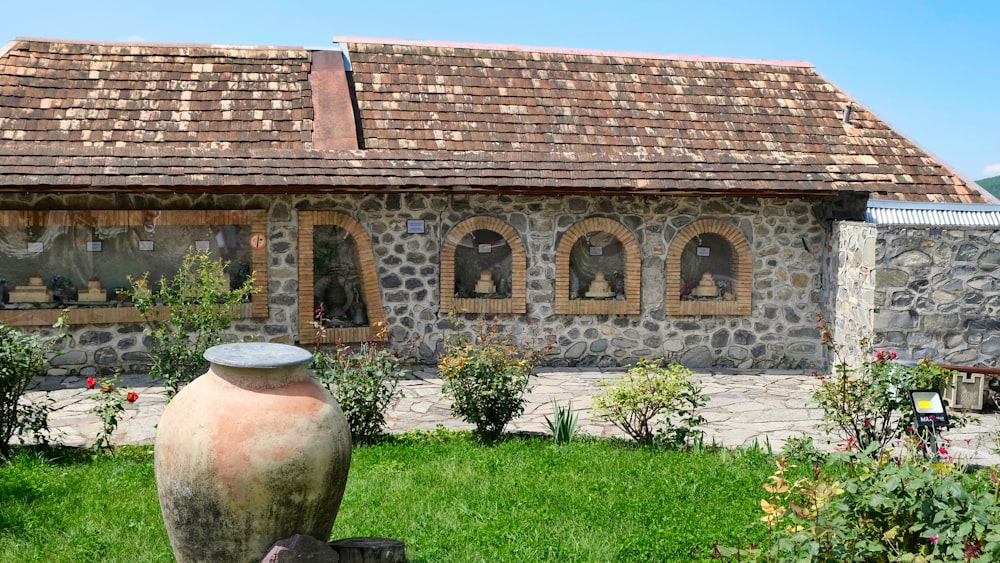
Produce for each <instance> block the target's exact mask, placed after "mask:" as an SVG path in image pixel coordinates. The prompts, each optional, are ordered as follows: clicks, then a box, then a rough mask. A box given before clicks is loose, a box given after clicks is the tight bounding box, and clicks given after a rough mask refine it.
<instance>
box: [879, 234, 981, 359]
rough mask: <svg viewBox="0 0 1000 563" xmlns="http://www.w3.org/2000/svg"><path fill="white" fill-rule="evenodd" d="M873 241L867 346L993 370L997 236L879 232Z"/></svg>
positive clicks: (913, 356) (906, 356)
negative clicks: (870, 333) (870, 322)
mask: <svg viewBox="0 0 1000 563" xmlns="http://www.w3.org/2000/svg"><path fill="white" fill-rule="evenodd" d="M877 240H878V243H877V246H876V252H875V262H876V263H877V264H878V267H877V268H876V270H875V272H874V283H873V287H874V302H873V305H874V307H873V316H874V321H873V333H874V337H873V341H872V343H873V345H874V346H875V347H876V348H889V349H893V350H896V351H897V352H898V353H899V355H900V357H901V358H903V359H919V358H923V357H927V356H929V357H931V358H933V359H935V360H937V361H940V362H943V363H949V364H960V365H981V366H987V367H997V366H998V358H1000V230H995V229H983V228H972V227H957V226H955V227H952V226H948V227H905V226H904V227H899V226H887V225H880V226H878V228H877Z"/></svg>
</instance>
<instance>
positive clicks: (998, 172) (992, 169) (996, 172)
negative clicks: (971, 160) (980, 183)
mask: <svg viewBox="0 0 1000 563" xmlns="http://www.w3.org/2000/svg"><path fill="white" fill-rule="evenodd" d="M983 175H984V176H986V177H987V178H989V177H992V176H1000V162H998V163H996V164H988V165H986V167H985V168H983Z"/></svg>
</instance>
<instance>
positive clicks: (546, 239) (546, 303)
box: [295, 194, 827, 368]
mask: <svg viewBox="0 0 1000 563" xmlns="http://www.w3.org/2000/svg"><path fill="white" fill-rule="evenodd" d="M295 205H296V207H298V208H301V209H307V208H314V209H322V208H332V209H335V210H337V211H341V212H344V213H346V214H349V215H350V216H352V217H355V218H356V219H358V220H359V221H360V222H361V224H362V225H364V226H365V227H366V228H367V230H368V232H369V233H370V234H371V236H372V243H373V247H374V252H375V255H376V256H375V259H376V266H377V269H378V276H379V278H380V283H381V286H382V287H381V289H382V298H383V305H384V308H385V311H386V317H387V321H388V323H389V326H390V331H389V334H390V340H391V343H392V345H393V346H395V347H396V348H397V349H398V350H399V351H400V352H401V353H411V351H412V353H413V354H414V355H415V356H416V357H417V358H418V359H419V360H421V361H424V362H431V361H433V360H434V358H435V354H436V353H438V352H439V351H440V349H441V344H442V337H443V334H444V333H445V331H447V330H448V328H449V327H450V326H451V320H450V319H449V318H447V317H446V316H442V315H440V314H439V312H438V302H439V288H438V286H437V284H438V278H439V269H438V264H439V253H440V248H441V241H442V239H443V237H444V236H445V234H446V233H447V232H448V230H449V229H451V228H452V227H453V226H454V225H456V224H457V223H459V222H460V221H462V220H464V219H467V218H468V217H471V216H475V215H492V216H495V217H498V218H500V219H501V220H503V221H505V222H507V223H509V224H510V225H511V226H512V227H513V228H514V229H515V230H516V231H517V232H518V233H520V235H521V236H522V238H523V240H524V243H525V246H526V250H527V260H528V264H527V285H528V287H527V301H528V304H527V313H526V314H525V315H498V316H496V317H495V318H496V321H497V322H499V323H500V324H503V325H506V326H508V327H510V329H511V330H512V332H514V333H515V334H518V335H520V336H522V337H524V338H527V337H528V336H529V335H531V334H533V335H536V336H537V337H538V338H539V339H541V340H542V341H545V342H547V343H549V344H550V345H551V346H552V349H551V353H550V355H549V356H548V358H547V361H548V362H549V363H551V364H554V365H582V366H587V365H598V366H613V365H619V364H622V363H627V362H630V361H632V360H634V359H635V358H637V357H641V356H648V357H660V356H662V357H669V358H671V359H674V360H677V361H680V362H682V363H684V364H686V365H689V366H693V367H702V368H705V367H711V366H726V367H742V368H749V367H820V366H821V365H823V362H824V353H823V349H822V347H821V346H820V345H819V332H818V331H817V330H816V328H815V319H816V313H818V312H819V311H820V310H821V303H822V299H821V295H822V294H823V289H822V287H821V281H822V279H823V276H821V275H820V271H821V267H822V261H821V256H822V252H823V248H824V247H825V245H826V243H827V240H826V239H827V233H826V231H825V230H824V229H823V226H822V224H823V222H822V221H821V220H820V219H818V218H817V215H819V214H820V213H821V212H822V208H823V205H822V204H820V203H812V204H810V203H806V202H803V201H800V200H788V199H708V198H652V197H631V196H621V197H579V196H569V197H526V196H517V197H508V196H493V195H423V194H405V195H401V196H400V195H390V196H384V195H368V196H357V197H347V198H345V197H323V198H320V197H313V198H303V199H299V200H297V202H296V203H295ZM595 216H600V217H608V218H611V219H614V220H616V221H619V222H621V223H622V224H623V225H625V226H626V227H627V228H628V229H629V230H630V231H631V232H632V233H633V234H634V235H635V236H636V238H637V240H638V242H639V245H640V249H641V255H642V268H641V271H642V300H641V301H642V313H641V314H640V315H635V316H632V315H556V314H555V313H554V303H555V290H554V287H555V278H556V272H555V249H556V247H557V244H558V242H559V237H560V236H561V235H562V233H564V232H565V231H566V230H567V229H569V228H570V227H571V226H572V225H573V224H574V223H576V222H578V221H580V220H582V219H585V218H588V217H595ZM411 218H416V219H423V220H424V221H425V228H426V231H425V233H423V234H419V235H415V234H408V233H406V230H405V223H406V220H407V219H411ZM706 218H714V219H719V220H722V221H726V222H729V223H731V224H733V225H735V226H736V227H737V228H739V229H740V231H741V232H742V233H743V234H744V236H746V238H747V240H748V241H749V242H750V245H751V248H752V254H753V270H754V286H753V306H752V313H751V315H750V316H747V317H732V316H726V317H722V316H720V317H669V316H667V315H665V313H664V301H665V295H664V292H665V285H664V277H665V262H664V260H665V256H666V252H667V249H668V248H669V244H670V242H671V241H672V240H673V237H674V236H675V234H676V233H677V232H678V231H679V230H680V229H681V228H683V227H684V226H685V225H687V224H689V223H691V222H692V221H695V220H697V219H706ZM465 320H466V322H469V321H472V320H473V317H467V318H466V319H465Z"/></svg>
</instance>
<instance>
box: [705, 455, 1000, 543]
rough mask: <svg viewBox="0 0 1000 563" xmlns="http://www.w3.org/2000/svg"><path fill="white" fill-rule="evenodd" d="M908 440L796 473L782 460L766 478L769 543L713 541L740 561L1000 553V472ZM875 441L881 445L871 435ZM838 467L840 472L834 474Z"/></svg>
mask: <svg viewBox="0 0 1000 563" xmlns="http://www.w3.org/2000/svg"><path fill="white" fill-rule="evenodd" d="M917 443H918V442H916V441H909V442H904V443H903V446H902V448H901V449H900V450H899V451H897V452H896V455H895V457H890V456H889V455H883V456H881V457H879V458H877V459H873V458H871V457H870V456H869V455H867V453H866V452H859V451H857V450H853V451H850V452H845V453H838V454H834V455H833V456H831V458H830V459H829V463H828V465H827V466H825V467H824V468H819V467H817V468H816V470H815V471H814V472H813V473H812V475H811V476H809V477H803V478H800V479H797V480H792V479H791V478H790V477H789V474H790V473H791V472H792V471H793V470H794V466H792V465H790V464H789V463H788V462H787V461H786V460H784V459H780V460H778V468H777V470H776V471H775V473H774V475H772V476H771V478H770V482H769V483H766V484H765V485H764V490H765V491H766V492H767V496H766V497H765V498H764V499H762V500H761V503H760V504H761V509H762V510H763V512H764V515H763V517H761V521H762V522H763V523H764V525H765V526H767V531H768V534H767V540H766V542H765V543H764V544H763V545H758V546H750V547H749V548H748V549H733V548H725V547H721V546H716V550H715V555H714V558H716V559H734V560H737V561H824V562H826V561H829V562H840V561H865V562H876V563H878V562H883V561H884V562H888V561H914V562H918V561H925V562H929V561H976V562H984V563H985V562H988V561H997V560H1000V532H998V531H997V530H1000V477H998V473H997V471H996V469H995V468H990V469H989V470H988V471H987V470H983V471H978V472H971V473H970V472H966V471H963V470H962V468H960V467H958V466H956V465H955V464H954V463H953V462H930V461H928V460H926V459H925V458H924V457H923V456H921V455H919V454H918V453H917V452H916V451H915V448H914V447H913V446H914V445H915V444H917ZM872 447H873V448H874V447H875V445H874V444H873V445H872ZM835 476H837V477H835Z"/></svg>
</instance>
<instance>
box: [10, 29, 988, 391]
mask: <svg viewBox="0 0 1000 563" xmlns="http://www.w3.org/2000/svg"><path fill="white" fill-rule="evenodd" d="M337 41H338V46H337V48H331V49H329V50H318V49H305V48H299V47H232V46H224V47H223V46H212V45H171V44H124V43H93V42H66V41H54V40H44V39H17V40H14V41H12V42H10V43H8V44H7V45H6V46H4V47H3V48H2V49H0V191H2V192H3V196H2V197H0V280H2V282H3V283H2V284H0V292H2V297H3V308H2V309H0V323H4V324H8V325H16V326H24V327H30V326H44V325H46V324H49V323H51V322H52V321H53V320H54V319H55V318H56V316H57V315H58V311H59V310H60V309H62V308H64V307H68V308H69V310H70V312H69V321H70V323H71V325H72V327H73V332H74V335H75V339H74V343H73V344H72V349H70V350H67V351H66V352H67V353H66V354H63V355H62V356H60V357H59V358H58V359H57V361H58V362H59V363H60V367H59V369H60V370H63V373H76V372H82V371H85V370H88V371H102V370H103V371H106V370H110V369H112V368H114V367H121V368H123V369H126V370H141V369H143V366H144V364H145V363H146V360H147V358H148V357H147V356H146V351H147V346H146V343H145V342H144V338H143V332H142V330H143V327H142V326H141V325H140V324H139V323H138V320H139V318H138V316H137V314H136V312H135V309H134V308H132V307H131V306H130V305H129V304H128V303H127V302H123V301H122V300H120V299H119V298H118V294H117V293H116V289H117V288H121V287H125V286H126V285H127V283H128V276H129V275H138V274H140V273H142V272H150V274H151V275H152V276H153V278H154V279H155V278H157V277H159V276H169V275H171V273H172V272H173V271H174V270H175V269H176V267H177V264H178V263H179V261H180V258H181V256H182V255H183V254H184V252H185V251H186V249H187V248H189V247H192V246H193V247H195V248H198V249H204V250H210V251H211V252H212V253H213V255H217V256H219V257H221V258H224V259H225V260H227V261H229V262H230V263H231V266H230V272H231V277H232V278H233V281H234V283H236V282H238V281H239V280H240V279H244V277H245V276H246V275H248V274H249V273H250V272H254V274H255V279H256V282H257V284H258V286H259V287H260V289H261V291H260V292H259V293H258V294H257V295H256V296H254V298H253V300H252V302H248V303H247V304H246V305H245V306H244V308H243V311H242V314H243V318H242V320H241V321H240V322H238V323H237V325H236V327H235V332H236V333H237V334H238V335H243V336H246V335H256V336H257V337H258V338H261V339H265V340H270V341H279V342H287V343H298V344H301V345H311V344H312V343H313V342H314V341H315V340H316V339H317V338H318V337H319V335H318V334H317V331H316V330H315V328H314V325H313V321H314V311H316V310H317V309H318V308H319V306H320V305H322V308H323V311H324V313H323V317H324V323H325V325H326V330H325V336H324V337H323V338H325V339H326V340H327V341H334V340H337V341H345V342H349V341H359V340H362V339H367V338H372V337H374V336H375V335H376V333H377V331H376V330H374V329H373V326H376V325H379V324H381V323H385V325H386V326H387V327H388V331H387V335H386V338H387V339H388V343H389V345H390V346H393V347H394V348H396V349H397V350H399V351H401V352H403V353H406V354H409V355H412V356H414V357H416V358H417V359H419V360H421V361H433V359H434V357H435V354H436V353H437V352H438V351H439V350H440V344H441V341H442V338H443V335H444V334H445V333H446V332H447V331H448V330H450V328H451V326H452V321H453V319H452V316H457V317H462V318H467V319H470V320H471V319H473V318H489V319H491V320H492V321H494V322H497V323H499V324H502V325H504V326H506V327H508V328H509V329H510V330H511V331H512V332H514V333H515V334H517V335H518V336H519V337H520V338H522V339H525V340H528V339H534V340H535V341H536V342H539V343H540V342H545V343H547V344H548V345H550V346H551V348H550V353H549V355H548V356H547V357H546V361H547V362H549V363H551V364H554V365H598V366H611V365H620V364H623V363H627V362H630V361H632V360H634V359H635V358H637V357H642V356H647V357H668V358H671V359H674V360H677V361H680V362H682V363H684V364H686V365H689V366H692V367H702V368H705V367H711V366H727V367H739V368H768V367H772V368H773V367H790V368H822V367H824V366H826V365H827V364H828V363H829V362H830V361H831V358H830V357H829V356H828V353H827V351H826V349H825V347H824V346H823V345H822V342H821V334H820V331H819V330H817V328H816V319H817V315H819V314H822V315H823V316H825V317H826V318H827V319H829V320H830V321H831V322H832V323H833V324H834V326H836V328H837V335H838V338H839V339H840V340H841V341H842V342H844V343H850V342H851V341H854V340H856V337H857V336H858V335H860V334H862V333H864V332H865V331H867V330H869V329H871V330H878V331H881V333H880V334H882V335H883V336H882V337H880V338H881V341H884V342H885V343H886V344H891V345H896V344H898V345H899V346H898V347H900V348H905V347H909V348H908V349H907V352H908V353H918V352H919V351H920V350H927V349H928V348H929V347H933V346H932V344H931V341H932V340H934V339H939V340H941V342H945V343H951V344H956V345H957V344H958V340H957V339H962V344H961V345H962V346H964V347H965V348H974V347H976V346H977V345H976V344H974V342H975V338H973V339H971V340H970V339H968V338H966V335H965V333H962V334H959V333H961V332H962V330H963V328H965V329H972V330H978V329H977V328H976V327H977V326H978V325H976V324H975V323H980V324H983V323H985V324H983V326H984V327H986V329H988V328H989V327H987V326H986V325H990V323H991V322H995V321H989V320H982V319H979V320H977V319H976V318H973V317H975V316H976V315H974V314H971V313H970V314H969V316H968V318H967V319H966V320H965V321H962V322H965V324H966V325H967V326H965V327H962V326H956V327H952V329H950V330H945V331H942V332H940V334H938V333H934V334H933V335H931V334H930V333H929V332H927V331H920V330H912V329H914V328H916V327H917V326H918V325H919V322H918V321H916V320H914V318H913V314H911V313H908V312H907V311H909V310H910V309H914V308H919V307H921V306H923V305H926V303H925V304H921V302H920V295H918V294H921V292H923V291H924V290H926V289H927V287H928V285H931V284H933V285H934V287H935V289H933V290H932V291H934V292H940V293H941V295H945V294H946V295H948V296H950V297H947V298H945V297H942V299H944V300H945V301H944V304H945V305H947V304H949V303H955V302H959V303H961V302H963V301H964V302H965V303H970V301H969V300H970V299H971V300H973V301H975V300H977V299H979V298H980V297H981V298H982V301H981V302H980V303H987V302H988V303H989V307H992V308H993V309H995V308H996V307H997V306H998V303H997V300H998V299H1000V297H997V295H998V293H1000V281H998V279H997V278H995V277H994V276H993V274H992V271H993V269H994V268H996V265H997V257H996V253H997V251H996V250H995V249H994V248H992V247H993V246H995V244H996V242H997V240H998V236H997V234H996V233H995V232H990V233H987V232H983V233H979V234H968V233H963V234H962V235H961V236H959V234H956V233H952V232H951V231H942V233H937V232H936V231H935V232H933V233H932V232H927V233H923V232H921V233H916V232H910V231H907V230H905V229H904V230H901V229H898V228H896V227H891V228H886V227H882V226H878V225H873V224H871V223H865V222H864V221H865V211H866V208H867V206H868V205H867V203H868V200H869V198H873V199H875V200H887V201H902V202H908V201H910V202H913V201H915V202H937V203H940V204H951V203H954V204H986V203H991V202H992V201H993V200H992V198H991V197H990V196H989V195H987V194H985V193H984V192H982V191H980V190H979V188H978V187H977V186H976V185H975V184H973V183H971V182H968V181H966V180H964V179H963V178H961V177H959V176H957V175H956V174H955V173H954V172H952V171H951V170H950V169H949V168H947V167H946V166H945V165H944V164H943V163H941V162H939V161H937V160H935V159H934V158H933V157H932V156H930V155H928V154H927V153H926V152H924V151H922V150H921V149H920V148H918V147H916V146H915V145H914V144H913V143H911V142H910V141H908V140H907V139H906V138H904V137H902V136H901V135H899V134H898V133H896V132H895V131H893V130H892V129H891V128H889V127H888V126H887V125H886V124H885V123H883V122H882V121H881V120H879V119H878V117H876V116H875V115H874V114H872V113H871V112H869V111H868V110H867V109H866V108H865V107H864V106H862V105H861V104H859V103H858V102H857V101H854V100H852V99H850V98H849V97H848V96H846V95H845V94H844V93H843V92H841V91H839V90H838V89H837V88H836V87H834V86H833V85H831V84H830V83H829V82H827V81H826V80H825V79H823V78H822V76H820V75H819V74H818V73H817V72H816V70H815V69H814V68H812V66H811V65H809V64H808V63H802V62H779V61H756V60H731V59H717V58H706V57H679V56H665V55H654V54H635V53H605V52H589V51H565V50H561V51H559V50H550V49H533V48H532V49H528V48H519V47H509V46H489V45H457V44H425V43H418V42H406V41H384V40H380V41H366V40H363V39H354V38H348V39H339V40H337ZM924 236H926V237H929V238H927V239H926V240H928V241H931V242H932V243H933V244H931V245H929V246H928V247H927V249H926V250H920V251H919V253H920V254H914V253H912V252H911V251H909V250H907V251H899V249H898V248H897V246H898V245H899V244H904V245H905V244H910V243H912V241H913V240H917V239H916V238H915V237H924ZM959 239H961V241H960V240H959ZM921 240H923V239H921ZM899 241H904V242H899ZM905 241H910V242H905ZM949 244H951V245H952V246H955V252H956V253H957V258H956V257H955V256H952V255H950V254H949V252H950V250H949V248H950V247H949V248H944V247H945V246H947V245H949ZM970 245H971V246H970ZM932 247H933V248H932ZM939 247H941V248H939ZM939 255H940V256H939ZM925 256H926V258H925ZM939 257H940V258H941V262H940V264H938V262H937V260H938V258H939ZM953 259H958V260H959V261H960V262H962V264H963V265H964V266H965V267H967V269H972V270H975V272H973V271H969V272H967V273H959V272H958V271H956V270H955V269H954V267H952V266H951V262H952V260H953ZM882 261H885V262H886V263H891V264H892V265H891V267H887V268H886V269H884V270H880V269H879V268H878V267H877V263H880V262H882ZM928 261H930V263H933V264H934V265H933V266H931V265H930V263H927V262H928ZM928 267H932V268H939V269H941V271H940V272H938V271H937V270H935V273H934V274H933V275H932V276H931V278H933V279H932V281H928V283H927V284H924V285H921V284H922V283H923V282H919V281H918V279H924V278H925V277H926V275H927V274H928V271H925V270H926V269H927V268H928ZM985 270H989V271H988V272H986V271H985ZM962 271H963V272H965V270H962ZM977 272H978V273H977ZM921 276H923V277H921ZM941 276H945V277H948V276H965V277H963V278H962V279H963V280H964V281H962V282H961V284H965V285H962V287H963V288H964V287H965V286H966V285H969V286H975V287H979V288H980V290H979V291H980V294H981V296H980V297H968V296H965V295H960V290H959V289H957V287H958V286H956V285H954V284H952V285H949V283H950V282H949V281H948V280H944V279H943V278H941ZM966 281H967V282H968V283H966ZM914 284H916V285H914ZM938 286H940V288H938ZM907 295H909V297H907ZM935 295H937V294H935ZM939 297H940V295H939ZM884 302H887V303H891V307H890V308H889V310H879V311H876V309H878V308H879V304H881V303H884ZM972 304H976V303H972ZM993 309H989V310H993ZM983 310H985V309H983ZM922 314H923V313H918V316H920V315H922ZM934 314H939V315H948V314H950V313H949V310H947V307H946V308H945V310H941V311H940V312H935V313H934ZM984 314H985V313H984ZM981 316H982V315H981ZM992 318H993V319H995V318H996V315H993V317H992ZM966 321H967V322H966ZM990 326H992V325H990ZM986 329H984V330H986ZM904 331H909V332H908V333H906V334H904ZM910 332H912V333H920V334H922V335H923V336H916V337H911V336H910V335H909V333H910ZM921 339H924V340H923V341H924V343H923V344H920V342H921ZM994 340H995V337H984V338H980V342H981V344H982V345H983V346H982V347H984V348H985V347H987V345H988V346H991V347H1000V344H998V343H997V342H995V341H994ZM934 341H935V342H936V340H934ZM951 344H948V346H950V345H951ZM944 347H945V345H944V344H943V345H942V348H944ZM939 352H940V350H939ZM850 353H858V352H857V350H851V351H850ZM962 357H963V358H966V357H968V358H969V359H970V360H971V359H972V354H971V353H966V355H965V356H962ZM971 361H981V358H979V357H977V358H976V359H975V360H971Z"/></svg>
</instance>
